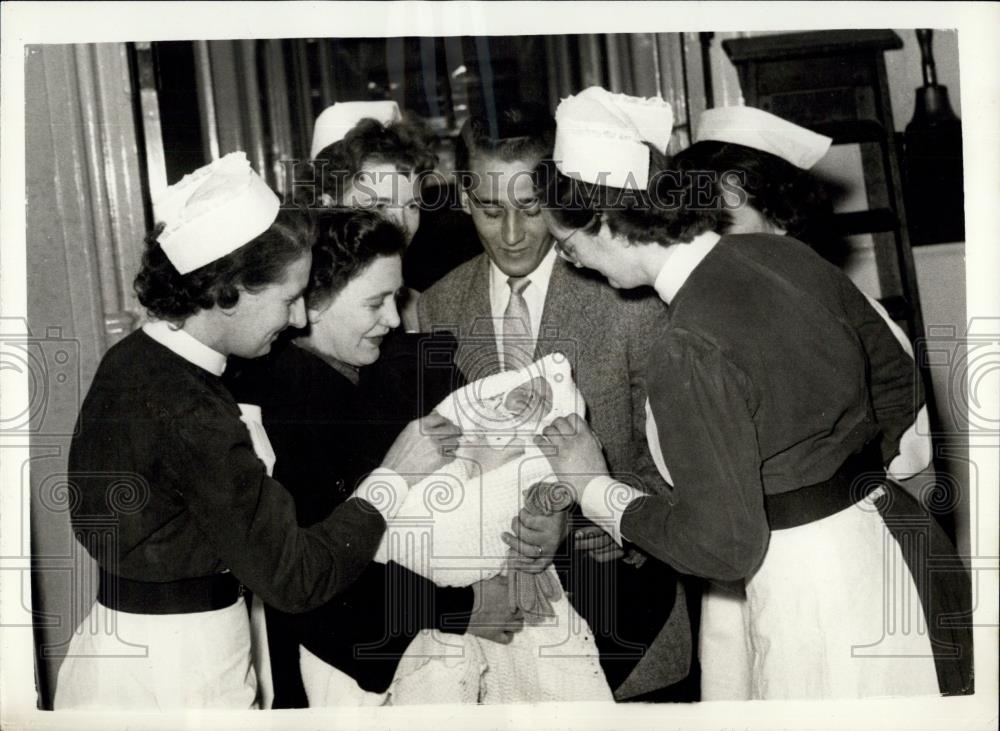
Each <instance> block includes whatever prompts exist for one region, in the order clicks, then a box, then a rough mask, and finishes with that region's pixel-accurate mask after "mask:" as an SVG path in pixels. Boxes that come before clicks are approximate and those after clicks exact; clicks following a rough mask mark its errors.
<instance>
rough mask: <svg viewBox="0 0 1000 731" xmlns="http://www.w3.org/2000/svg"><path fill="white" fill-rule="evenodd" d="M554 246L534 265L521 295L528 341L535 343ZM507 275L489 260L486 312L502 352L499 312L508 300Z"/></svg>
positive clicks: (552, 262) (501, 326) (540, 321)
mask: <svg viewBox="0 0 1000 731" xmlns="http://www.w3.org/2000/svg"><path fill="white" fill-rule="evenodd" d="M556 256H557V254H556V247H555V246H553V247H552V248H550V249H549V252H548V253H547V254H546V255H545V256H544V257H543V258H542V260H541V261H540V262H539V263H538V266H537V267H535V271H533V272H531V274H529V275H527V279H528V281H530V282H531V284H529V285H528V286H527V287H526V288H525V290H524V292H523V293H522V296H523V297H524V301H525V302H526V303H527V304H528V313H529V314H530V315H531V322H530V323H529V325H530V327H531V341H532V343H537V342H538V331H539V330H540V329H541V327H542V311H543V310H544V309H545V295H546V294H548V291H549V282H550V281H551V280H552V267H553V266H555V263H556ZM508 279H509V275H507V274H504V273H503V272H502V271H500V268H499V267H498V266H497V265H496V264H494V263H493V262H492V261H491V262H490V313H491V314H492V316H493V331H494V333H495V334H496V341H497V352H498V353H499V352H502V351H503V343H502V342H501V339H502V337H503V315H504V312H506V311H507V305H508V303H509V302H510V286H508V284H507V280H508Z"/></svg>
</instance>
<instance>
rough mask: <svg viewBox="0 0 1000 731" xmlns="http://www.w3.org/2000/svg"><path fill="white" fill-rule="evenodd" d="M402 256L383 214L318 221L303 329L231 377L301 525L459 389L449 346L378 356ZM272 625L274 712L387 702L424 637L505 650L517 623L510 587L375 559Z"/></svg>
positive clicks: (397, 342)
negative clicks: (452, 579) (450, 580)
mask: <svg viewBox="0 0 1000 731" xmlns="http://www.w3.org/2000/svg"><path fill="white" fill-rule="evenodd" d="M404 248H405V238H404V235H403V233H402V231H401V230H400V229H399V228H398V227H397V226H395V225H394V224H392V223H390V222H389V221H387V220H385V219H384V218H382V217H380V216H379V215H377V214H375V213H372V212H365V211H355V212H343V211H338V212H331V213H325V214H323V216H322V217H321V219H320V236H319V239H318V241H317V243H316V245H315V246H314V248H313V266H312V270H311V273H310V279H309V287H308V288H307V290H306V301H307V311H308V320H309V324H308V328H307V329H306V330H305V331H302V332H299V333H297V334H296V337H294V338H292V339H290V340H288V341H286V342H283V343H281V344H280V345H279V346H276V348H275V351H274V352H273V353H272V354H271V355H270V356H268V357H267V358H262V359H259V360H257V361H253V362H247V363H244V364H241V366H240V367H239V368H237V369H234V370H233V373H232V377H231V381H230V383H231V387H232V389H233V391H234V393H235V394H236V395H237V398H238V399H239V400H241V401H248V402H250V403H253V404H256V405H259V406H260V408H261V412H262V416H263V423H264V428H265V430H266V432H267V434H268V437H269V439H270V442H271V445H272V447H273V450H274V454H275V456H276V465H275V475H276V476H277V477H278V478H279V479H280V480H282V482H283V484H285V485H287V486H288V489H289V490H290V491H291V492H292V495H293V496H294V498H295V505H296V513H297V517H298V521H299V523H300V525H303V526H306V525H311V524H313V523H316V522H318V521H322V520H325V519H326V516H327V515H329V514H330V513H331V511H334V510H336V509H338V506H340V505H341V504H342V503H343V501H344V500H345V499H346V498H347V497H348V496H349V495H350V494H351V492H352V491H353V490H354V489H355V486H356V485H357V483H358V481H359V480H361V479H362V478H363V477H364V476H365V475H367V474H368V473H369V472H371V471H372V470H373V469H374V468H376V467H377V466H378V465H379V464H380V462H381V461H382V454H383V453H384V451H385V450H386V448H387V447H388V446H389V445H390V444H391V443H392V440H393V439H395V437H396V433H397V432H398V431H399V430H400V429H401V428H402V427H403V426H404V425H405V424H406V422H407V421H409V420H410V419H411V418H413V417H415V416H416V415H417V414H420V415H423V414H425V413H427V412H429V411H430V410H431V409H433V407H434V406H435V405H436V404H437V403H438V402H439V401H440V400H441V399H442V398H444V396H445V395H447V394H448V393H450V392H451V391H452V390H453V389H455V388H457V387H458V386H460V385H462V384H461V383H460V381H459V380H458V379H459V378H460V376H458V370H457V369H456V368H455V367H454V348H455V343H454V340H452V339H450V338H439V337H428V336H421V335H398V334H397V335H396V336H395V337H394V338H393V339H392V342H391V352H387V353H385V354H384V355H383V354H382V349H383V343H384V342H388V341H384V338H385V336H386V335H387V334H388V333H389V332H390V331H391V330H393V329H394V328H396V327H397V326H398V325H399V322H400V318H399V314H398V311H397V309H396V297H397V295H398V294H399V291H400V288H401V287H402V274H401V266H402V259H401V257H402V253H403V250H404ZM376 361H378V362H376ZM411 414H412V415H413V416H411ZM322 475H334V476H335V477H336V479H335V481H334V482H333V483H332V484H331V482H329V481H324V480H322V479H319V478H320V476H322ZM470 621H471V623H470ZM267 624H268V643H269V645H270V657H271V662H272V677H273V680H274V687H275V703H274V704H275V707H295V706H302V705H305V703H306V701H307V700H308V705H310V706H322V705H368V704H381V703H383V702H385V701H386V690H387V689H388V687H389V684H390V682H391V681H392V678H393V675H394V673H395V670H396V666H397V664H398V662H399V659H400V657H401V656H402V654H403V653H404V652H405V651H406V648H407V646H408V645H409V643H410V641H411V640H412V638H413V637H414V636H416V634H417V633H418V632H420V631H421V630H424V629H438V630H442V631H445V632H452V633H456V634H461V633H464V632H466V631H469V632H473V633H475V634H477V635H479V636H482V637H485V638H487V639H492V640H495V641H498V642H507V641H509V639H510V634H511V633H512V632H513V631H516V630H517V629H518V628H519V626H520V619H518V618H516V617H515V616H514V615H513V614H512V613H511V612H510V610H509V609H508V607H507V589H506V585H505V579H502V578H496V579H491V580H489V581H485V582H480V583H479V584H476V585H474V586H473V587H471V588H448V587H438V586H435V585H434V584H433V582H430V581H428V580H426V579H424V578H423V577H421V576H419V575H417V574H414V573H412V572H410V571H409V570H407V569H404V568H402V567H400V566H398V565H397V564H395V563H393V562H389V563H388V564H384V565H383V564H377V563H373V564H371V565H370V566H369V567H368V568H367V570H366V571H365V572H364V573H363V574H362V575H361V577H360V578H359V579H358V581H357V582H356V583H355V584H354V586H353V587H352V588H351V590H349V591H347V592H345V593H342V594H340V595H338V596H337V597H336V598H335V599H334V601H332V602H330V603H328V604H327V605H326V606H324V607H322V608H320V609H317V610H314V611H312V612H310V613H308V614H305V615H300V616H291V615H288V614H285V613H283V612H280V611H278V610H277V609H275V608H273V607H269V608H268V611H267ZM300 644H301V650H300ZM300 655H301V661H300ZM300 668H301V672H302V674H301V677H300V676H299V672H298V671H299V669H300ZM303 681H304V683H303ZM303 686H304V687H303Z"/></svg>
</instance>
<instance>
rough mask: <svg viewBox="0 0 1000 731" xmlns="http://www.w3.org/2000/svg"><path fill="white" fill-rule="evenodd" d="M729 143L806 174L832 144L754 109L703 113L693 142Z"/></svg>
mask: <svg viewBox="0 0 1000 731" xmlns="http://www.w3.org/2000/svg"><path fill="white" fill-rule="evenodd" d="M710 140H711V141H715V142H729V143H732V144H736V145H743V146H744V147H751V148H753V149H755V150H760V151H761V152H768V153H770V154H772V155H777V156H778V157H780V158H781V159H783V160H787V161H788V162H790V163H791V164H792V165H795V166H796V167H798V168H802V169H803V170H808V169H809V168H811V167H812V166H813V165H815V164H816V163H817V162H819V160H820V158H821V157H823V155H825V154H826V151H827V150H829V149H830V144H831V143H832V142H833V140H832V139H831V138H829V137H826V136H824V135H821V134H817V133H815V132H813V131H812V130H809V129H806V128H805V127H800V126H799V125H797V124H793V123H791V122H789V121H788V120H785V119H782V118H781V117H777V116H775V115H773V114H771V113H770V112H765V111H764V110H762V109H756V108H754V107H716V108H715V109H706V110H705V111H704V112H702V115H701V119H699V120H698V131H697V133H696V134H695V136H694V141H695V142H706V141H710Z"/></svg>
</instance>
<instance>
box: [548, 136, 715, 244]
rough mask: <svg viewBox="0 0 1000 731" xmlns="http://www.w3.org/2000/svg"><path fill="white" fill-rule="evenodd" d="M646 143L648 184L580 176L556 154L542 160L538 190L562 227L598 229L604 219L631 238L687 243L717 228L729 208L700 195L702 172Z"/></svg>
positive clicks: (591, 230)
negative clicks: (619, 184) (631, 185)
mask: <svg viewBox="0 0 1000 731" xmlns="http://www.w3.org/2000/svg"><path fill="white" fill-rule="evenodd" d="M646 146H647V147H648V148H649V182H648V185H647V187H646V189H644V190H622V189H619V188H612V187H609V186H604V185H598V184H595V183H588V182H584V181H580V180H576V179H574V178H570V177H568V176H566V175H563V174H562V173H561V172H559V170H558V168H557V167H556V164H555V161H554V160H552V159H547V160H543V161H542V163H541V164H540V165H539V170H538V173H537V177H538V186H539V196H540V198H541V199H542V201H543V205H544V207H545V208H546V210H547V212H548V213H549V215H550V216H552V218H553V219H554V220H555V221H556V223H558V224H559V225H560V226H562V227H563V228H569V229H579V230H583V231H586V232H587V233H591V234H593V233H596V232H597V231H598V230H599V229H600V227H601V223H602V221H603V222H607V224H608V228H609V229H610V230H611V232H612V233H613V234H616V235H621V236H624V237H625V238H626V239H627V240H628V241H629V242H630V243H657V244H660V245H661V246H670V245H671V244H675V243H688V242H690V241H691V240H692V239H693V238H694V237H695V236H697V235H699V234H701V233H704V232H705V231H714V230H718V228H719V227H720V225H721V224H722V222H724V221H725V219H726V213H725V211H724V210H723V209H722V208H721V207H720V206H719V205H716V204H713V203H707V204H706V203H703V202H702V201H701V197H702V196H701V191H700V189H699V185H700V181H699V180H698V178H697V177H696V176H693V175H689V174H688V173H687V172H685V171H683V170H679V169H677V168H676V167H675V166H673V165H671V164H670V160H669V158H667V157H666V156H665V155H664V154H663V153H661V152H659V151H658V150H657V149H656V148H655V147H653V146H652V145H649V144H648V143H647V145H646Z"/></svg>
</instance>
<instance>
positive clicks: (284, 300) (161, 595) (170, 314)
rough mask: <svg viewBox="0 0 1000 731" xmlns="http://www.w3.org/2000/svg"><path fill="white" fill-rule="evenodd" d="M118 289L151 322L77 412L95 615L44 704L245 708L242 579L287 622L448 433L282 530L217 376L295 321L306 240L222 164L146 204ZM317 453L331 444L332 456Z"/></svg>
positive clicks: (77, 517) (363, 545)
mask: <svg viewBox="0 0 1000 731" xmlns="http://www.w3.org/2000/svg"><path fill="white" fill-rule="evenodd" d="M154 210H155V212H156V217H157V219H158V220H160V221H161V224H160V225H159V226H157V228H156V229H155V230H154V231H153V232H152V233H151V234H150V235H149V236H148V237H147V241H146V252H145V254H144V256H143V262H142V267H141V270H140V272H139V274H138V276H137V277H136V281H135V289H136V292H137V294H138V297H139V300H140V302H142V304H143V305H144V306H145V307H146V309H147V311H148V313H149V315H150V317H151V318H152V319H151V321H150V322H149V323H148V324H146V325H144V326H143V328H142V329H141V330H140V331H137V332H135V333H132V334H131V335H129V336H128V337H126V338H125V339H123V340H122V341H121V342H119V343H118V344H116V345H115V346H114V347H112V348H111V349H110V350H109V351H108V352H107V354H106V355H105V356H104V358H103V360H102V361H101V364H100V366H99V368H98V370H97V373H96V375H95V376H94V379H93V382H92V384H91V386H90V389H89V391H88V394H87V397H86V399H85V400H84V403H83V406H82V407H81V410H80V416H79V419H78V421H77V429H76V434H75V436H74V438H73V442H72V445H71V448H70V455H69V470H68V485H69V488H68V489H69V490H70V493H71V500H70V510H71V518H72V524H73V528H74V531H75V534H76V537H77V540H79V541H80V542H81V543H82V544H83V545H84V547H85V548H86V549H87V551H88V552H89V553H90V554H91V556H92V557H93V558H94V559H95V561H96V562H97V564H98V570H99V586H98V592H97V603H96V604H94V606H93V607H92V608H91V610H90V614H89V615H88V617H87V618H86V619H85V621H84V622H83V624H82V625H81V627H79V628H78V630H77V631H76V633H75V634H74V636H73V638H72V641H71V643H70V646H69V648H68V652H67V655H66V658H65V660H64V662H63V664H62V666H61V669H60V672H59V678H58V684H57V687H56V692H55V706H56V708H94V709H101V710H107V709H167V708H176V709H181V708H184V709H191V708H203V707H222V708H251V707H254V706H255V705H256V703H257V681H256V677H255V674H254V670H253V667H252V665H251V657H250V629H249V621H248V613H247V609H246V606H245V602H244V599H243V590H244V587H246V588H249V589H250V590H252V591H253V592H255V593H256V594H258V595H259V596H261V597H262V599H264V600H265V601H266V602H268V603H270V604H272V605H274V606H277V607H281V608H283V609H285V610H287V611H292V612H301V611H304V610H307V609H310V608H312V607H315V606H318V605H320V604H322V603H324V602H326V601H328V600H329V599H330V598H331V597H332V596H334V595H335V594H337V593H338V592H339V591H340V590H342V589H343V588H345V587H346V586H348V585H350V583H351V582H352V581H353V580H354V578H355V577H357V576H358V574H359V573H360V572H361V571H362V570H363V569H364V567H365V566H366V565H367V564H368V563H369V561H370V560H371V558H372V556H373V555H374V553H375V550H376V548H377V546H378V544H379V541H380V539H381V537H382V533H383V531H384V528H385V519H386V517H387V516H388V515H390V514H391V511H392V510H393V506H394V505H396V504H398V502H399V501H400V500H401V499H402V496H403V494H405V491H406V490H407V483H406V480H405V479H404V478H402V477H400V475H399V474H397V473H398V472H403V473H411V472H412V473H419V472H421V471H425V470H433V469H434V468H436V467H437V466H438V465H439V464H443V463H444V462H445V461H447V459H448V458H447V457H445V456H443V455H442V453H441V449H440V446H441V445H442V444H447V443H449V437H448V435H449V434H450V433H451V432H452V431H453V430H452V429H451V428H450V426H449V425H447V424H446V423H445V422H444V421H443V419H439V420H437V421H434V420H430V421H428V420H424V421H423V422H422V423H418V422H414V423H413V424H411V425H410V426H409V427H407V429H406V430H405V431H404V432H403V434H402V435H401V436H400V438H399V439H398V440H397V443H396V444H395V445H394V446H393V448H392V449H391V450H390V452H389V454H388V455H387V457H386V459H385V461H384V463H383V467H384V468H385V469H383V470H381V471H376V473H373V475H372V476H371V477H370V478H369V479H367V480H366V481H365V482H364V483H362V485H361V486H359V488H358V491H356V493H355V495H354V497H352V498H351V499H349V500H347V501H345V502H344V503H343V504H342V505H341V506H340V507H339V508H338V509H336V510H335V511H334V512H333V513H332V514H331V515H330V516H329V517H328V518H327V519H326V520H325V521H322V522H320V523H318V524H316V525H313V526H311V527H309V528H300V527H299V526H298V524H297V522H296V514H295V505H294V502H293V500H292V497H291V496H290V495H289V494H288V492H287V491H286V490H285V489H284V488H283V487H282V486H281V485H280V484H278V483H277V482H275V481H274V480H273V479H272V478H271V477H270V470H271V467H272V466H273V452H271V451H270V449H269V445H268V442H267V438H266V434H264V433H263V432H262V430H261V429H260V428H259V424H257V425H256V426H254V425H251V421H250V417H249V415H242V414H241V410H240V408H239V407H238V406H237V404H236V403H235V401H234V400H233V398H232V396H231V395H230V394H229V392H228V391H227V390H226V388H225V387H224V386H223V384H222V380H221V378H220V376H221V375H222V373H223V370H224V369H225V367H226V359H227V357H228V356H230V355H238V356H242V357H246V358H253V357H256V356H260V355H263V354H265V353H267V352H268V351H269V349H270V347H271V344H272V343H273V342H274V340H275V338H276V337H277V335H278V333H280V332H281V331H282V330H283V329H284V328H286V327H287V326H289V325H296V326H301V325H304V324H305V318H306V314H305V305H304V303H303V298H302V296H303V290H304V289H305V287H306V283H307V281H308V276H309V268H310V261H311V254H310V247H311V246H312V243H313V232H312V230H311V227H310V225H308V222H307V220H306V219H303V218H302V216H301V214H299V213H297V212H295V211H282V210H279V201H278V198H277V196H276V195H275V194H274V193H273V192H272V191H271V190H270V189H269V188H268V187H267V185H266V184H265V183H264V182H263V180H261V179H260V177H259V176H258V175H257V174H256V173H255V172H254V171H253V170H252V169H251V168H250V165H249V163H248V162H247V160H246V156H245V155H244V154H243V153H241V152H240V153H231V154H229V155H227V156H225V157H224V158H222V159H221V160H218V161H216V162H214V163H212V164H211V165H207V166H205V167H203V168H201V169H199V170H197V171H196V172H194V173H192V174H190V175H188V176H186V177H185V178H184V179H183V180H181V181H180V182H179V183H177V184H176V185H174V186H171V188H169V189H168V191H167V192H166V195H165V197H164V198H163V199H161V200H158V201H156V202H155V204H154ZM332 446H333V445H332Z"/></svg>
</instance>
